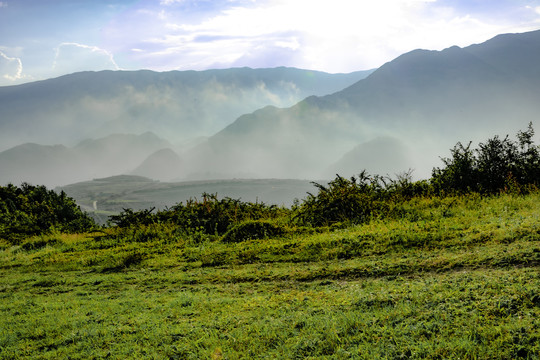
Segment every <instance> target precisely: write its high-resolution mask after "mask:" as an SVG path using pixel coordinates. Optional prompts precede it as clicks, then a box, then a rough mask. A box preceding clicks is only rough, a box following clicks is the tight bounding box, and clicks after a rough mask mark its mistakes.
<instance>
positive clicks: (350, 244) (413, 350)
mask: <svg viewBox="0 0 540 360" xmlns="http://www.w3.org/2000/svg"><path fill="white" fill-rule="evenodd" d="M539 200H540V195H538V194H532V195H528V196H510V195H501V196H496V197H488V198H483V197H479V196H468V197H456V198H445V199H437V198H417V199H413V200H411V201H410V202H407V203H405V204H403V205H402V206H403V207H404V208H405V211H402V212H401V213H400V214H402V216H395V217H392V218H386V219H373V220H372V221H370V222H368V223H366V224H363V225H355V226H351V227H346V228H342V229H339V228H337V229H335V230H334V231H329V229H328V230H326V231H307V230H306V229H301V228H299V229H297V231H294V229H291V230H290V231H289V232H287V233H286V234H284V235H282V236H279V237H276V238H270V239H264V240H248V241H244V242H238V243H224V242H222V241H221V240H220V238H219V237H212V236H208V237H199V238H198V237H193V236H186V235H182V234H180V233H178V232H177V231H175V229H174V227H171V226H170V225H160V224H157V225H151V226H148V227H143V228H140V229H137V230H129V231H128V230H126V231H124V232H122V231H121V230H116V229H107V230H104V231H103V232H96V233H93V234H81V235H64V234H54V233H53V234H50V235H43V236H38V237H32V238H28V239H25V240H24V241H22V242H21V243H20V244H18V245H16V246H13V245H11V244H9V243H7V242H2V243H0V314H1V316H0V358H2V359H19V358H28V359H30V358H31V359H59V358H68V357H69V358H117V359H125V358H157V359H162V358H163V359H170V358H172V359H175V358H176V359H201V358H203V359H204V358H206V359H212V358H214V359H220V358H223V359H225V358H228V359H236V358H245V359H252V358H282V359H294V358H298V359H303V358H337V359H340V358H342V359H346V358H353V359H377V358H381V359H385V358H387V359H400V358H401V359H406V358H410V359H446V358H456V359H457V358H461V359H519V358H523V359H538V358H539V356H540V355H539V354H540V320H539V319H540V291H539V289H540V271H539V268H538V266H539V264H540V242H539V239H540V219H539V215H540V201H539Z"/></svg>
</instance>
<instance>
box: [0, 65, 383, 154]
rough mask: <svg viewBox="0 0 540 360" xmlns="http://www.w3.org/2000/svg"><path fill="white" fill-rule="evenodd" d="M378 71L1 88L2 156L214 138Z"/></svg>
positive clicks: (238, 73)
mask: <svg viewBox="0 0 540 360" xmlns="http://www.w3.org/2000/svg"><path fill="white" fill-rule="evenodd" d="M371 72H372V71H359V72H354V73H350V74H328V73H324V72H318V71H310V70H301V69H295V68H285V67H280V68H273V69H250V68H233V69H223V70H207V71H170V72H154V71H148V70H140V71H100V72H81V73H75V74H70V75H65V76H61V77H58V78H54V79H48V80H43V81H37V82H31V83H27V84H22V85H16V86H4V87H0V109H2V113H1V116H0V151H3V150H6V149H8V148H10V147H13V146H16V145H20V144H22V143H27V142H33V143H38V144H44V145H54V144H64V145H66V146H73V145H75V144H77V143H78V142H80V141H82V140H84V139H87V138H92V139H96V138H102V137H106V136H108V135H111V134H115V133H132V134H141V133H144V132H147V131H151V132H153V133H154V134H156V135H158V136H159V137H162V138H166V139H167V140H168V141H171V142H172V143H174V144H176V143H183V142H188V141H190V140H191V139H193V138H197V137H201V136H203V137H207V136H211V135H213V134H214V133H216V132H218V131H220V130H221V129H223V128H224V127H225V126H226V125H228V124H230V123H232V122H233V121H234V120H235V119H237V118H238V117H239V116H241V115H242V114H245V113H249V112H252V111H254V110H256V109H258V108H261V107H263V106H266V105H275V106H291V105H293V104H295V103H296V102H298V101H300V100H302V99H304V98H305V97H307V96H310V95H326V94H330V93H334V92H336V91H339V90H341V89H343V88H344V87H346V86H349V85H351V84H353V83H355V82H356V81H358V80H360V79H362V78H365V77H366V76H367V75H368V74H370V73H371Z"/></svg>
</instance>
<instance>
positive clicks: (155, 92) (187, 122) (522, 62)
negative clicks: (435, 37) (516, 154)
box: [0, 31, 540, 185]
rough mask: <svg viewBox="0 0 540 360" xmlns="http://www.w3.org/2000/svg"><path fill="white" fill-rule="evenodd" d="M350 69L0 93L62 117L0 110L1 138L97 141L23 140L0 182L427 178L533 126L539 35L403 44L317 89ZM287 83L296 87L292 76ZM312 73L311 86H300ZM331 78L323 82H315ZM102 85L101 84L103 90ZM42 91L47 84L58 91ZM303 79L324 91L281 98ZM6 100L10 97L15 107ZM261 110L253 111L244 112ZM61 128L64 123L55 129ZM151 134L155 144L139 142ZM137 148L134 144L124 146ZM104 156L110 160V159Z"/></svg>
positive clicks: (3, 160)
mask: <svg viewBox="0 0 540 360" xmlns="http://www.w3.org/2000/svg"><path fill="white" fill-rule="evenodd" d="M310 74H311V75H310ZM135 75H137V76H135ZM240 75H241V76H240ZM349 75H350V74H349ZM349 75H343V77H340V76H341V75H335V76H337V78H336V77H334V75H330V74H324V73H316V72H308V71H305V70H298V69H287V68H278V69H266V70H264V71H263V70H261V69H259V70H253V69H228V70H222V71H218V70H212V71H208V72H179V73H178V74H177V73H174V74H173V73H170V74H159V73H153V72H140V73H139V72H137V74H135V73H129V72H126V73H125V72H100V73H79V74H74V75H73V76H67V77H62V78H58V79H52V80H51V82H49V81H46V82H40V83H34V84H33V85H32V84H25V85H20V88H19V87H17V88H16V89H15V87H9V89H7V90H6V88H0V105H2V104H8V106H7V107H6V112H5V114H7V115H9V114H12V115H13V114H18V113H17V112H15V113H10V112H9V111H13V110H14V109H17V106H19V108H21V109H22V108H23V105H24V104H27V102H24V101H23V100H21V99H24V96H22V95H21V97H19V96H15V98H13V96H14V94H15V93H16V91H15V92H14V89H15V90H17V91H21V92H22V94H24V93H26V90H28V93H29V94H32V93H33V91H35V96H37V98H36V99H37V100H36V104H34V105H35V106H34V107H32V106H31V105H28V107H29V109H30V110H31V111H30V110H29V112H24V111H22V114H25V116H26V115H29V114H33V113H32V111H37V110H36V109H41V110H42V109H49V110H50V109H52V110H55V107H58V109H60V110H59V111H57V112H56V114H60V115H59V116H58V118H55V119H51V118H48V119H47V121H45V120H43V121H41V120H42V119H40V118H39V117H35V118H34V117H32V116H30V117H25V116H23V115H21V114H19V115H20V116H19V115H18V116H19V117H18V118H17V119H18V121H8V120H6V119H7V118H9V116H8V117H7V118H6V117H4V116H2V118H0V130H1V131H0V134H1V135H0V138H1V139H0V140H1V141H7V140H2V139H8V138H9V141H14V139H15V137H14V136H12V135H13V134H23V133H26V134H27V135H28V137H30V138H31V137H32V136H42V137H43V138H47V137H51V138H54V136H59V137H62V136H64V137H66V138H72V137H70V136H71V135H70V136H68V133H69V131H70V130H69V126H72V125H73V129H75V128H76V130H77V131H78V132H79V133H92V132H97V133H99V131H104V132H105V133H106V135H103V136H94V137H93V138H97V139H98V140H91V141H90V142H89V143H88V144H86V145H85V142H82V143H80V144H78V145H77V146H75V145H70V144H67V143H64V146H56V147H55V146H44V147H39V146H38V145H35V144H34V145H32V144H27V145H24V146H17V147H15V148H12V149H9V150H7V151H4V152H0V169H2V170H4V169H8V170H7V171H2V172H0V182H2V181H4V182H5V181H7V180H6V179H22V180H24V181H28V180H30V181H32V182H36V183H39V182H40V181H41V180H43V181H45V180H46V181H51V183H52V184H54V185H62V184H66V183H69V182H75V181H83V180H88V179H89V178H96V177H106V176H111V175H117V174H121V173H125V174H137V175H143V176H146V177H150V178H153V179H160V180H169V179H170V178H171V177H174V179H175V180H181V179H190V180H205V179H233V178H237V179H238V178H246V177H249V178H261V179H264V178H266V179H268V178H287V179H291V178H296V179H324V178H326V179H328V178H329V177H332V176H333V174H332V172H334V171H335V172H339V173H340V175H342V176H350V175H354V174H358V173H359V172H360V171H362V170H363V169H368V170H370V169H371V170H370V171H376V172H378V173H380V174H382V175H385V174H389V175H392V174H395V173H399V172H403V171H407V170H409V169H414V170H415V173H414V175H416V177H421V178H427V177H429V175H430V172H431V170H432V168H433V167H434V166H439V165H440V164H441V163H440V159H439V157H444V156H448V155H449V149H450V148H452V147H453V146H454V145H455V143H456V142H458V141H462V142H468V141H469V140H471V141H478V140H482V141H483V140H485V139H486V138H488V137H491V136H493V135H501V136H504V135H506V134H511V135H513V134H515V133H516V132H517V131H518V130H520V129H525V128H526V126H527V124H528V123H529V122H532V123H533V126H534V127H535V128H538V126H537V123H538V114H540V101H539V100H540V99H539V95H538V94H540V31H534V32H528V33H523V34H505V35H499V36H496V37H495V38H493V39H491V40H488V41H486V42H484V43H482V44H475V45H471V46H468V47H464V48H460V47H457V46H453V47H450V48H448V49H445V50H442V51H429V50H414V51H411V52H408V53H406V54H403V55H401V56H399V57H397V58H396V59H394V60H392V61H390V62H388V63H386V64H384V65H383V66H381V67H380V68H379V69H377V70H376V71H374V72H371V73H370V74H369V76H367V77H365V75H366V73H362V74H354V76H360V77H362V79H361V80H359V81H356V82H352V83H351V84H349V85H346V86H343V87H341V88H339V89H337V90H335V91H334V92H332V93H330V94H328V95H324V94H325V91H327V90H329V89H330V87H331V86H330V85H329V84H330V83H331V82H332V83H333V84H334V85H332V86H335V87H338V85H337V84H338V83H340V81H343V82H346V81H350V80H351V77H349ZM175 76H179V77H182V79H183V80H182V81H181V82H180V83H181V84H182V87H181V89H182V90H178V89H173V87H172V85H171V84H178V83H177V82H175V81H176V80H174V78H175ZM265 76H266V77H265ZM287 76H288V77H289V78H288V79H289V80H286V79H287ZM294 76H297V77H299V78H300V79H301V80H302V81H300V80H298V79H297V80H294V81H292V80H290V79H291V78H294ZM310 76H314V78H315V80H313V79H312V80H309V79H310ZM351 76H352V75H351ZM158 77H159V79H160V80H159V81H157V80H156V78H158ZM119 78H122V79H123V80H122V81H120V80H118V79H119ZM330 78H332V79H333V80H332V81H330V80H328V81H329V82H327V81H326V80H324V79H330ZM338 78H340V80H339V81H338V80H337V79H338ZM81 79H82V80H85V81H86V82H85V81H81ZM92 79H94V80H95V79H107V80H103V81H101V80H100V81H97V80H95V81H94V80H92ZM53 80H54V81H53ZM104 81H105V82H106V81H110V82H111V85H107V86H104V85H103V84H104ZM310 81H311V82H310ZM343 82H341V83H340V84H342V85H343ZM300 83H301V85H299V84H300ZM51 84H58V85H57V86H58V93H57V94H56V95H55V93H54V91H52V90H51V89H53V90H54V86H53V87H51ZM81 84H85V85H84V86H82V85H81ZM310 84H311V85H310ZM313 84H316V85H313ZM323 84H325V85H324V86H323ZM312 85H313V86H315V87H316V88H317V89H318V90H317V91H319V92H320V93H321V94H320V95H322V96H316V95H317V94H314V95H312V96H307V97H305V98H303V100H301V101H299V102H296V101H293V100H292V99H293V98H295V96H300V95H299V94H307V93H310V92H311V93H313V92H314V91H313V89H311V88H310V86H312ZM25 86H26V87H25ZM41 87H43V88H41ZM35 89H38V90H35ZM44 89H48V93H47V96H51V97H52V98H54V97H55V96H60V95H59V94H61V96H60V98H63V99H64V100H62V101H58V102H50V101H48V100H47V99H48V97H47V96H45V95H43V97H40V96H39V94H41V93H44ZM300 89H303V90H300ZM310 89H311V90H310ZM280 91H281V92H280ZM302 91H305V93H304V92H302ZM278 93H279V94H278ZM81 94H85V95H84V96H82V95H81ZM114 94H121V95H119V96H115V95H114ZM300 97H301V96H300ZM26 99H28V98H26ZM73 99H76V100H73ZM197 99H199V100H200V99H203V100H202V101H197ZM252 100H253V101H252ZM11 101H13V102H14V103H17V101H19V105H13V104H12V103H11ZM258 101H259V102H258ZM260 102H262V103H264V104H263V105H261V106H259V105H256V104H260ZM285 103H289V104H294V105H292V106H290V105H283V104H285ZM209 104H210V105H211V106H209ZM246 104H248V105H249V106H251V107H253V110H250V111H247V112H244V113H240V114H241V115H238V116H236V117H235V119H236V120H235V121H229V120H227V121H225V120H223V119H225V118H227V117H228V116H233V115H232V114H233V113H234V112H235V111H240V110H239V109H241V108H242V109H245V108H246ZM42 105H43V106H42ZM45 105H46V106H45ZM64 107H65V108H64ZM10 109H11V110H10ZM32 109H34V110H32ZM58 109H56V110H58ZM66 109H67V110H66ZM89 109H92V110H95V112H89ZM49 110H47V111H49ZM52 110H51V112H49V114H51V113H53V112H54V111H52ZM72 110H73V111H74V112H72ZM120 110H122V111H120ZM47 111H45V113H47ZM36 114H37V113H36ZM62 114H64V115H66V114H69V115H70V116H69V118H66V117H65V116H64V115H62ZM104 114H105V115H106V116H105V115H104ZM34 115H35V114H34ZM36 116H37V115H36ZM101 116H104V118H103V119H101ZM12 119H13V117H12ZM73 119H75V120H73ZM193 119H196V120H193ZM64 123H67V124H68V126H67V128H68V130H65V131H66V133H65V134H63V133H62V131H64V127H63V126H62V124H64ZM74 124H75V125H76V126H75V125H74ZM207 125H208V127H205V126H207ZM11 127H13V128H11ZM217 127H220V128H221V130H220V131H216V132H215V133H214V135H212V136H209V137H208V138H204V137H199V138H198V139H197V140H196V141H193V142H191V144H195V145H194V146H193V147H191V148H190V147H189V146H183V147H180V146H176V145H177V144H171V143H169V142H167V141H166V140H163V138H162V137H161V136H160V131H164V132H166V133H168V134H171V135H174V136H179V137H180V136H182V135H186V136H185V138H189V137H190V136H188V134H196V133H197V132H203V133H204V131H209V130H208V129H210V128H217ZM140 128H152V129H153V130H156V133H157V135H150V136H149V138H148V139H146V140H145V136H142V135H141V136H135V135H130V136H135V137H136V139H137V140H136V141H135V142H134V143H131V142H130V141H128V140H121V139H117V140H116V141H112V142H114V143H116V144H118V145H121V146H120V147H121V148H122V149H124V150H121V151H120V150H115V148H114V147H112V145H111V141H105V140H103V139H107V136H110V134H112V133H114V130H115V129H123V130H126V129H129V132H134V133H141V132H137V129H140ZM73 129H72V130H73ZM180 129H183V130H180ZM203 129H206V130H203ZM17 131H19V132H17ZM55 132H58V134H55ZM10 134H11V135H10ZM206 134H207V135H209V134H208V133H206ZM126 136H127V135H126ZM146 136H148V134H147V135H146ZM153 137H155V138H157V139H159V140H156V141H150V140H151V138H153ZM100 138H101V140H100ZM139 142H140V143H141V144H146V145H144V146H142V147H141V145H133V144H135V143H139ZM0 144H2V145H5V144H6V143H5V142H0ZM138 147H140V149H143V150H144V151H139V150H138V149H137V148H138ZM105 149H109V150H107V151H105ZM179 149H181V151H182V152H181V153H180V150H179ZM32 154H35V155H32ZM109 154H113V155H110V156H111V159H110V161H109V160H108V159H107V157H108V156H109ZM128 154H130V155H131V156H128ZM47 159H48V160H47ZM58 159H64V160H58ZM98 159H99V160H98ZM46 164H49V165H48V166H46ZM66 164H73V165H71V166H72V171H71V172H69V170H65V169H66ZM32 168H33V169H34V171H33V172H32V170H31V169H32ZM68 168H69V167H68ZM36 169H37V170H36ZM48 169H50V171H51V172H55V173H56V174H57V175H64V174H71V173H73V174H77V176H74V175H70V176H67V177H64V180H65V181H61V182H56V183H54V182H52V175H51V176H49V175H44V174H41V172H43V173H46V172H47V171H49V170H48ZM63 169H64V170H63ZM35 174H38V175H35ZM34 175H35V176H34ZM84 176H86V178H85V177H84ZM68 180H69V181H68ZM9 181H13V180H9Z"/></svg>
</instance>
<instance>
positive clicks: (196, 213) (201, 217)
mask: <svg viewBox="0 0 540 360" xmlns="http://www.w3.org/2000/svg"><path fill="white" fill-rule="evenodd" d="M153 210H154V209H151V210H141V211H133V210H131V209H124V211H123V212H122V213H120V214H118V215H113V216H111V217H110V220H111V222H112V223H114V224H115V225H117V226H118V227H130V226H141V225H149V224H158V223H160V224H163V223H165V224H171V225H174V226H176V227H178V228H180V229H181V230H182V231H183V232H184V233H185V234H187V235H211V236H222V235H224V234H225V233H226V232H227V231H229V230H230V229H231V228H232V227H234V226H235V225H238V224H240V223H242V222H244V221H248V220H253V221H257V220H261V219H274V218H277V217H279V216H281V215H283V214H284V213H286V212H287V210H286V209H283V208H279V207H277V206H275V205H266V204H264V203H261V202H257V203H252V202H243V201H241V200H239V199H232V198H229V197H225V198H223V199H219V198H218V197H217V194H207V193H203V195H202V201H198V200H196V199H190V200H188V201H187V202H186V204H183V203H179V204H177V205H175V206H173V207H171V208H170V209H166V210H162V211H158V212H153Z"/></svg>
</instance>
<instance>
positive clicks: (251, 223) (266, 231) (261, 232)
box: [222, 220, 286, 242]
mask: <svg viewBox="0 0 540 360" xmlns="http://www.w3.org/2000/svg"><path fill="white" fill-rule="evenodd" d="M285 232H286V231H285V230H284V229H283V227H281V226H279V225H277V224H274V223H272V222H270V221H264V220H247V221H244V222H242V223H240V224H237V225H234V226H233V227H232V228H231V229H229V231H227V232H226V233H225V235H224V236H223V239H222V241H223V242H241V241H246V240H254V239H266V238H271V237H275V236H280V235H283V234H284V233H285Z"/></svg>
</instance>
